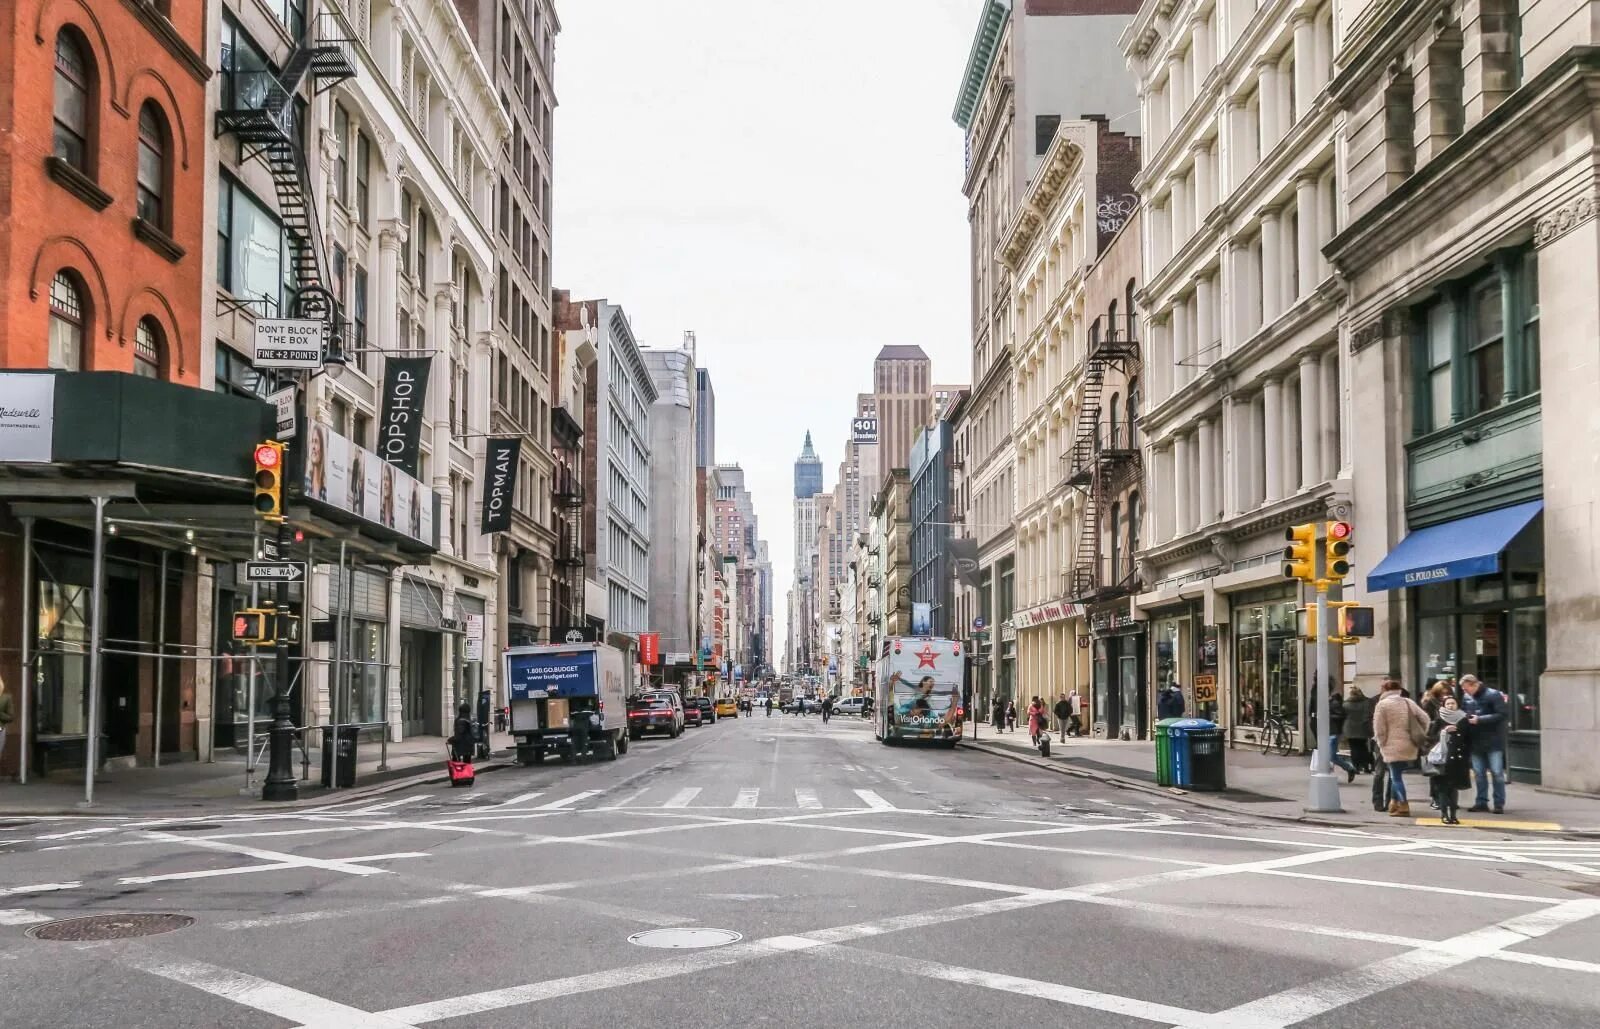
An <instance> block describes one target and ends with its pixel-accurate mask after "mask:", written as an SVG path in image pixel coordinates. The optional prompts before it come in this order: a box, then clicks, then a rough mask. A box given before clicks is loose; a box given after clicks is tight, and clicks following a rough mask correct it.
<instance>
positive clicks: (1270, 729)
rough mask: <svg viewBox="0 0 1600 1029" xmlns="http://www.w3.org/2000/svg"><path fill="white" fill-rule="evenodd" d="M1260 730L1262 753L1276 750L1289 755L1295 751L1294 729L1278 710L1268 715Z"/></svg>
mask: <svg viewBox="0 0 1600 1029" xmlns="http://www.w3.org/2000/svg"><path fill="white" fill-rule="evenodd" d="M1259 732H1260V741H1261V753H1263V754H1270V753H1272V752H1273V751H1274V750H1276V751H1277V752H1278V753H1280V754H1282V755H1283V756H1284V757H1288V756H1289V754H1290V753H1292V752H1293V751H1294V729H1293V728H1292V727H1291V726H1290V725H1289V723H1288V722H1287V721H1285V720H1284V718H1283V716H1282V715H1280V714H1279V713H1277V712H1276V711H1274V712H1273V713H1272V714H1270V715H1268V716H1267V720H1266V721H1265V722H1264V723H1262V725H1261V728H1260V730H1259Z"/></svg>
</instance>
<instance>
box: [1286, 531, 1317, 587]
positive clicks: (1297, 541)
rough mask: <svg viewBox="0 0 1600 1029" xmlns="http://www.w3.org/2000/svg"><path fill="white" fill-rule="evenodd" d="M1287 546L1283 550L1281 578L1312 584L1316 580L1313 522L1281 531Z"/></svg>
mask: <svg viewBox="0 0 1600 1029" xmlns="http://www.w3.org/2000/svg"><path fill="white" fill-rule="evenodd" d="M1283 538H1284V539H1286V540H1288V541H1289V545H1288V546H1287V547H1284V548H1283V562H1284V563H1283V577H1284V578H1285V579H1300V580H1303V581H1305V582H1314V581H1316V578H1317V526H1316V523H1315V522H1305V523H1302V524H1300V525H1291V526H1289V527H1288V528H1287V529H1285V530H1283Z"/></svg>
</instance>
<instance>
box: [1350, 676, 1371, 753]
mask: <svg viewBox="0 0 1600 1029" xmlns="http://www.w3.org/2000/svg"><path fill="white" fill-rule="evenodd" d="M1371 739H1372V699H1371V698H1370V697H1368V696H1367V695H1366V694H1365V693H1362V692H1361V687H1360V686H1357V685H1356V684H1355V683H1351V684H1350V688H1349V689H1348V690H1347V691H1345V695H1344V740H1345V742H1346V743H1347V744H1349V745H1350V763H1351V764H1353V765H1355V766H1356V771H1358V772H1370V771H1372V751H1371V748H1369V747H1368V746H1367V744H1368V742H1369V741H1370V740H1371Z"/></svg>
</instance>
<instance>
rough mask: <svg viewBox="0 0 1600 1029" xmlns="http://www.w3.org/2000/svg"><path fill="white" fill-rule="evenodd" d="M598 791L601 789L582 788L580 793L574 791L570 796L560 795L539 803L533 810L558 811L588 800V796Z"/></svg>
mask: <svg viewBox="0 0 1600 1029" xmlns="http://www.w3.org/2000/svg"><path fill="white" fill-rule="evenodd" d="M599 792H601V791H600V790H584V791H583V792H582V793H574V794H573V795H572V796H570V797H562V798H561V799H560V800H552V801H551V802H550V803H548V804H540V805H539V806H538V808H536V809H535V810H538V811H560V810H561V809H562V808H568V807H571V806H572V805H574V804H576V803H578V802H579V801H583V800H588V799H589V798H590V797H592V796H594V795H595V794H597V793H599Z"/></svg>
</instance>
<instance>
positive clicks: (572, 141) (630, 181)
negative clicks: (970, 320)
mask: <svg viewBox="0 0 1600 1029" xmlns="http://www.w3.org/2000/svg"><path fill="white" fill-rule="evenodd" d="M980 6H981V4H980V0H806V2H792V0H791V2H781V0H557V9H558V13H559V15H560V17H561V22H562V32H561V35H560V37H559V38H558V39H557V41H556V90H557V98H558V100H559V102H560V107H559V108H558V109H557V112H556V127H555V186H554V188H555V199H554V204H555V229H554V231H555V240H554V251H555V252H554V257H553V260H554V271H555V274H554V278H555V285H556V286H557V287H559V288H566V289H570V290H572V294H573V296H574V298H595V297H604V298H607V299H609V300H611V301H613V302H614V303H619V304H621V305H622V306H623V308H624V309H625V310H626V311H627V313H628V316H629V318H630V319H631V320H632V322H633V328H634V331H635V333H636V334H637V335H638V336H639V338H640V339H641V340H642V341H643V342H644V343H645V344H647V345H656V346H673V345H676V344H677V343H678V342H679V341H680V340H681V339H682V336H683V332H684V330H686V329H692V330H694V332H695V333H696V336H697V341H698V353H699V361H700V364H701V365H702V366H703V367H706V368H708V369H710V371H711V377H712V384H713V386H714V387H715V389H716V394H717V460H718V461H719V462H738V463H739V464H741V465H743V466H744V469H745V472H746V476H747V479H748V480H749V482H750V484H751V489H752V492H753V494H754V497H755V505H756V513H757V516H758V517H759V519H760V531H761V535H762V536H763V537H764V538H765V539H766V540H767V541H768V543H769V545H770V548H771V553H772V561H773V574H774V578H775V581H774V583H773V599H774V603H775V611H774V613H773V622H774V631H775V636H776V639H775V640H774V644H773V653H772V657H773V660H774V662H775V663H779V664H781V662H782V658H783V646H784V640H785V637H786V635H787V633H786V626H787V609H786V601H785V593H786V592H787V590H788V588H789V586H790V584H791V583H792V581H793V567H792V566H793V551H794V543H793V537H794V529H793V462H794V459H795V457H796V456H797V455H798V454H799V452H800V447H801V444H802V442H803V439H804V436H805V433H806V430H807V429H810V430H811V431H812V434H813V438H814V440H815V443H816V447H817V452H818V454H819V455H820V456H821V458H822V461H823V467H824V469H825V471H826V474H827V479H826V485H827V487H828V488H830V489H831V488H832V487H833V485H834V481H835V479H836V477H837V473H838V466H839V462H840V460H841V459H842V458H843V455H844V441H845V437H846V434H847V433H848V430H849V424H850V418H851V415H852V413H853V404H854V398H855V395H856V394H857V393H861V392H867V391H869V390H870V388H871V371H872V358H873V355H874V354H876V353H877V351H878V348H879V347H881V346H883V345H884V344H888V343H915V344H918V345H920V346H921V347H922V348H923V349H924V350H926V351H927V352H928V356H929V357H931V358H932V359H933V377H934V381H935V382H966V381H967V379H968V378H969V376H970V364H969V359H968V347H967V342H968V334H967V328H966V326H967V308H968V303H967V285H966V267H967V222H966V205H965V201H964V200H963V198H962V196H961V176H962V136H961V131H960V130H959V129H958V128H957V127H956V125H955V124H954V122H952V121H951V120H950V112H951V108H952V107H953V106H954V102H955V97H956V91H957V87H958V86H959V84H960V80H961V73H962V70H963V67H964V65H965V62H966V56H967V51H968V48H969V46H970V44H971V40H972V33H973V29H974V28H975V27H976V24H977V17H978V11H979V9H980Z"/></svg>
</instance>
